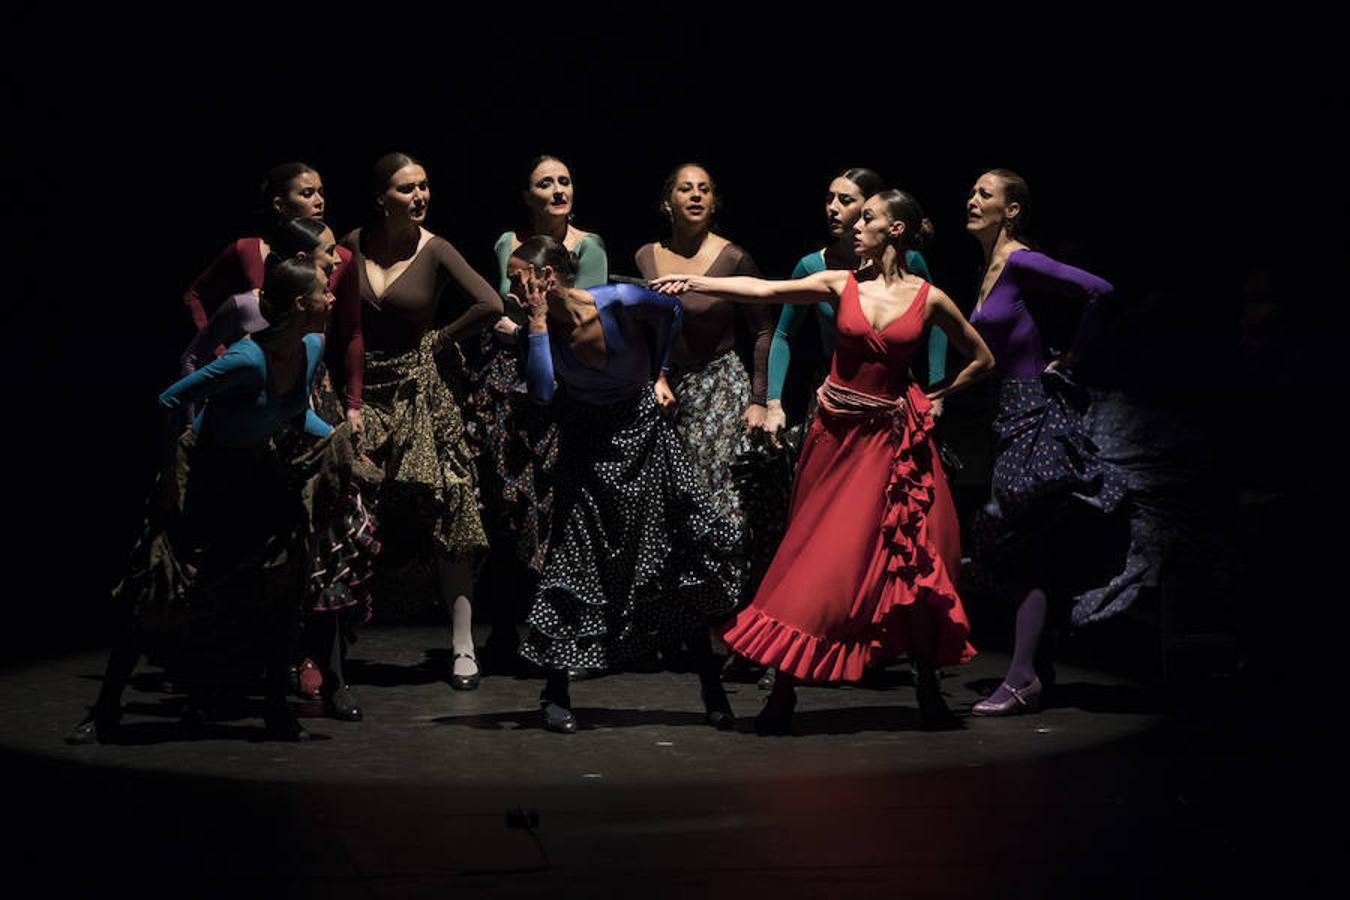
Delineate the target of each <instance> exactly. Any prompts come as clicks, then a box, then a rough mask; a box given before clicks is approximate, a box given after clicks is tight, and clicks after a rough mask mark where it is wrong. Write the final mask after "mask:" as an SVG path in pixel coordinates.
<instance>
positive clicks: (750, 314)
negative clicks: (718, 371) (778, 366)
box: [733, 252, 773, 406]
mask: <svg viewBox="0 0 1350 900" xmlns="http://www.w3.org/2000/svg"><path fill="white" fill-rule="evenodd" d="M733 274H735V275H747V276H749V277H751V278H761V277H763V273H762V272H760V271H759V266H757V265H755V261H754V259H752V258H751V256H750V254H749V253H745V252H742V254H741V259H740V263H739V265H737V266H736V271H735V272H734V273H733ZM737 306H739V307H740V313H741V316H742V317H743V318H744V320H745V324H746V326H747V327H748V328H749V329H750V333H751V334H752V335H754V345H753V346H754V351H753V360H754V371H753V372H752V373H751V377H750V402H751V403H757V404H759V405H761V406H763V405H764V401H765V394H766V392H767V390H768V383H769V347H770V345H771V344H772V343H773V316H772V315H771V314H770V312H769V307H767V306H764V305H762V304H757V303H738V304H737Z"/></svg>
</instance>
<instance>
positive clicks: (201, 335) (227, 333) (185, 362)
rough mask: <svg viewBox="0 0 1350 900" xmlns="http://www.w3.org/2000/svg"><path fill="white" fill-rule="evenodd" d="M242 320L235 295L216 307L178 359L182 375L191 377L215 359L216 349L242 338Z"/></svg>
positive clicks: (242, 315)
mask: <svg viewBox="0 0 1350 900" xmlns="http://www.w3.org/2000/svg"><path fill="white" fill-rule="evenodd" d="M244 318H245V316H244V313H243V311H242V310H241V309H240V307H239V301H238V299H237V295H236V296H235V297H229V298H227V299H226V300H225V302H223V303H221V304H220V306H218V307H216V311H215V312H213V313H211V318H209V319H207V320H206V326H205V327H204V328H202V330H201V331H198V332H197V336H196V337H194V338H193V339H192V341H191V343H189V344H188V345H187V349H186V350H184V351H183V356H182V358H181V359H180V363H181V366H180V368H181V371H182V374H184V375H191V374H192V373H193V372H195V371H197V370H198V369H200V368H201V367H202V366H204V365H207V364H208V363H210V362H211V361H212V360H214V359H215V358H216V348H217V347H219V346H221V345H224V346H227V347H228V346H229V345H230V344H233V343H234V342H235V341H237V340H239V339H240V338H241V337H243V336H244V335H245V334H246V333H247V329H246V326H245V322H244Z"/></svg>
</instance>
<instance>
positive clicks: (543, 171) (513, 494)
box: [470, 156, 609, 670]
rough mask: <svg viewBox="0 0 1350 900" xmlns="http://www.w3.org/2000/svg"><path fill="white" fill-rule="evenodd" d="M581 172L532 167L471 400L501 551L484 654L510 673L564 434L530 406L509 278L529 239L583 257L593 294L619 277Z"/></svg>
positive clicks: (509, 235)
mask: <svg viewBox="0 0 1350 900" xmlns="http://www.w3.org/2000/svg"><path fill="white" fill-rule="evenodd" d="M574 187H575V186H574V185H573V182H572V173H571V172H570V171H569V170H568V168H567V166H566V165H565V164H564V163H563V162H562V160H560V159H558V158H557V157H553V156H540V157H538V158H537V159H535V160H534V162H532V163H531V164H530V168H529V171H528V172H527V173H526V180H525V188H524V190H523V191H522V192H521V193H522V195H523V197H524V200H525V206H526V209H527V210H528V213H529V222H528V224H527V225H526V226H525V227H522V228H520V229H518V230H515V231H504V232H502V235H501V237H499V238H497V243H496V246H495V250H496V253H497V260H498V262H499V263H500V265H501V269H500V272H501V281H500V285H499V288H500V293H501V295H502V299H503V300H506V301H509V302H508V303H507V305H506V312H507V315H505V316H503V317H502V318H501V319H499V320H498V322H497V325H496V327H495V328H493V329H492V330H491V331H485V332H484V333H483V335H482V338H481V341H480V344H479V348H478V350H479V353H478V359H477V360H476V365H475V372H474V379H473V380H474V390H473V394H472V395H471V397H470V405H471V407H472V409H471V414H472V419H473V424H474V428H475V431H476V435H477V438H478V441H479V443H480V445H481V446H482V449H483V452H482V453H480V455H479V458H478V459H479V477H480V478H481V479H482V484H483V495H484V497H485V500H486V504H485V506H486V508H487V517H486V518H487V520H486V522H485V523H484V524H485V525H486V526H487V528H488V532H489V536H490V541H491V544H492V552H491V554H490V555H489V557H488V563H487V572H486V575H487V578H488V579H489V584H490V585H491V588H490V594H491V597H492V633H491V635H489V637H488V643H487V646H486V647H485V648H484V650H485V651H486V652H487V653H488V666H489V668H492V666H494V665H495V666H496V667H497V668H499V669H503V670H506V669H510V668H511V667H513V666H514V665H516V664H517V663H518V662H519V649H520V647H519V645H520V638H519V636H518V634H517V632H516V624H517V622H518V621H519V618H518V615H517V609H518V604H517V601H516V598H517V597H529V596H533V594H534V587H535V582H537V580H538V576H539V572H540V570H541V569H542V568H543V565H544V558H545V556H546V555H547V551H548V532H549V522H550V514H551V512H552V509H553V467H554V464H555V462H556V460H557V454H558V428H557V425H556V424H555V423H554V421H553V415H552V411H551V410H550V409H549V408H548V407H543V406H539V405H538V404H534V403H530V402H528V401H527V400H526V399H525V397H524V394H523V390H524V385H525V376H524V371H523V370H522V368H521V364H522V361H523V358H524V356H523V350H524V347H523V343H524V339H523V337H518V335H519V333H520V332H521V331H522V330H523V326H524V323H525V320H526V317H525V311H524V309H522V308H521V306H520V300H519V298H517V297H514V295H512V294H511V279H510V277H509V275H508V274H507V271H506V270H507V265H508V261H509V260H510V258H511V253H512V252H514V251H515V249H516V248H517V247H519V246H520V244H521V241H523V240H526V239H527V238H529V237H531V236H533V235H536V234H546V235H548V236H550V237H552V238H553V239H554V240H556V241H558V242H559V243H561V244H562V245H563V246H564V247H566V248H567V249H568V250H570V251H571V252H573V253H575V254H576V256H577V260H578V270H577V277H576V286H577V287H580V288H590V287H595V286H597V285H602V284H604V283H605V282H607V281H608V280H609V260H608V258H607V257H606V255H605V244H604V242H603V241H602V240H601V239H600V236H599V235H597V234H591V233H589V232H585V231H582V230H581V229H579V228H577V227H576V226H574V225H573V224H572V201H573V197H574Z"/></svg>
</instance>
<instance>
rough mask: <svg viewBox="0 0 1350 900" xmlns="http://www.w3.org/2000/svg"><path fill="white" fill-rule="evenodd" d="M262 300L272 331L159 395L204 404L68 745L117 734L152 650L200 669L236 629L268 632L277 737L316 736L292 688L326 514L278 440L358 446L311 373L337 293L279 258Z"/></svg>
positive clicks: (183, 667) (126, 586)
mask: <svg viewBox="0 0 1350 900" xmlns="http://www.w3.org/2000/svg"><path fill="white" fill-rule="evenodd" d="M260 300H261V307H262V313H263V315H264V316H265V317H266V319H267V321H268V322H269V323H270V325H269V326H268V327H267V328H266V329H264V330H262V331H260V332H258V333H256V334H254V335H253V336H252V338H251V339H247V340H241V341H238V342H236V343H235V344H232V345H231V346H230V348H229V349H228V350H227V351H226V352H225V354H224V355H223V356H221V357H220V358H219V359H217V360H215V361H213V362H211V363H210V364H208V365H206V366H204V367H202V368H201V369H199V370H197V371H196V372H194V373H192V374H191V375H189V376H187V377H186V378H183V379H181V380H180V381H178V382H177V383H175V384H174V385H172V386H171V387H170V388H169V389H168V390H166V391H165V392H164V393H163V394H161V395H160V398H159V403H160V406H161V407H163V408H164V409H165V410H166V411H170V412H171V411H173V410H176V409H178V408H180V407H182V406H183V405H184V404H186V403H189V402H201V401H207V402H206V405H205V408H204V409H203V410H202V411H201V413H200V414H198V416H197V417H196V420H195V421H194V422H193V425H192V428H191V429H190V430H189V431H187V432H185V433H184V435H183V437H182V439H181V440H180V441H179V443H178V448H177V451H176V454H175V459H174V460H173V461H172V462H170V463H168V464H167V465H166V468H165V471H164V472H163V473H162V474H161V476H160V481H159V502H158V507H157V508H154V507H152V515H151V520H152V522H151V526H150V527H149V529H148V530H147V534H146V537H145V538H143V540H142V542H141V545H140V546H139V547H138V549H137V554H136V559H135V562H134V564H133V567H132V572H131V574H130V575H129V576H128V577H127V579H126V580H125V581H123V583H122V584H121V585H119V587H118V593H119V594H120V595H121V596H123V597H126V598H128V599H129V600H130V601H131V604H132V609H131V612H132V618H131V621H130V622H129V624H128V626H127V629H126V631H125V633H124V634H123V636H122V639H121V640H120V641H119V642H118V644H117V646H116V647H115V648H114V650H113V652H112V654H111V656H110V657H109V659H108V665H107V670H106V673H105V676H104V681H103V686H102V689H101V690H100V692H99V697H98V701H97V702H96V703H95V705H94V707H93V709H92V710H91V713H90V715H89V717H88V718H87V719H85V720H84V721H83V722H81V723H80V724H79V725H77V726H76V727H75V730H74V731H73V732H72V734H71V735H70V737H69V738H68V740H69V741H70V742H72V743H91V742H93V741H96V740H107V739H108V738H109V737H110V736H111V735H112V733H113V731H114V729H115V727H116V725H117V723H118V722H119V720H120V718H121V713H122V708H121V697H122V692H123V689H124V688H125V686H126V682H127V680H128V678H129V677H130V675H131V673H132V671H133V670H134V668H135V665H136V662H137V660H138V659H139V658H140V655H141V653H142V652H143V651H145V650H147V649H154V650H155V651H156V654H157V655H158V656H160V657H161V658H163V659H164V660H165V661H166V662H168V663H172V664H173V665H174V667H175V669H176V670H177V671H185V672H191V671H193V670H194V669H201V668H202V667H203V662H204V658H205V657H207V656H208V655H209V653H210V652H211V651H212V650H213V649H214V648H218V647H220V646H222V645H223V644H226V643H228V642H229V641H230V640H231V639H234V640H240V639H248V640H256V639H258V638H261V639H262V643H263V644H264V657H265V658H264V664H265V669H266V673H267V694H266V696H267V705H266V713H265V715H266V721H267V732H268V734H269V735H270V736H272V737H274V738H278V739H282V740H304V739H305V738H306V737H307V736H308V735H307V733H306V731H305V730H304V729H303V728H302V727H300V725H299V723H298V722H296V720H295V717H294V715H293V714H292V713H291V711H290V708H289V707H288V706H287V705H286V702H285V696H286V684H287V672H288V669H289V665H290V660H291V650H292V649H293V643H294V637H295V629H296V626H297V624H298V621H299V611H300V599H301V596H302V594H303V592H304V590H305V571H304V566H303V565H302V564H301V562H302V560H303V558H304V556H303V552H302V550H301V542H300V539H301V536H302V535H303V533H304V531H305V530H306V528H307V525H309V524H310V523H312V522H313V520H314V518H313V517H314V516H315V514H316V513H317V510H315V509H309V510H306V509H305V508H304V506H303V503H302V500H301V498H300V496H297V495H296V494H295V493H294V492H291V491H288V489H287V481H288V476H287V472H286V470H285V464H284V463H283V461H282V459H281V457H280V454H279V453H278V452H277V451H276V449H275V447H274V444H273V443H272V438H273V437H274V436H275V435H276V434H277V433H278V432H280V431H281V429H282V428H283V427H284V426H285V425H287V424H288V423H292V422H294V423H295V424H296V425H297V427H302V428H303V430H304V432H305V433H306V434H309V435H311V436H314V437H328V439H327V440H325V441H323V442H322V443H321V444H320V445H319V447H317V448H315V450H314V451H311V453H310V454H309V455H308V460H307V462H306V463H305V465H309V466H317V467H331V466H333V465H335V464H339V463H340V462H341V461H342V460H343V459H344V457H343V453H344V451H345V462H346V463H347V464H348V468H349V465H350V462H351V452H350V446H349V440H348V437H349V434H348V430H347V428H346V427H345V426H344V427H343V428H342V429H341V431H340V432H337V433H332V434H331V436H330V432H332V431H333V430H332V429H331V428H330V427H329V426H328V425H327V424H326V423H325V422H323V421H322V420H321V419H319V417H318V416H316V415H315V414H314V411H313V410H312V409H310V407H309V390H308V387H309V383H310V379H311V378H312V377H313V375H314V372H315V369H316V367H317V366H318V362H319V358H320V356H321V355H322V352H323V337H322V335H321V334H314V333H312V332H314V331H316V330H317V331H322V329H323V327H324V325H325V324H326V322H327V319H328V312H329V307H330V305H331V303H332V295H331V294H330V293H329V292H328V290H327V288H326V286H325V284H324V282H323V280H322V278H321V277H320V276H319V274H318V272H317V270H316V268H315V266H314V265H313V263H312V262H307V261H302V260H295V259H287V260H280V261H278V262H276V263H275V264H274V265H272V266H271V267H270V268H269V269H268V272H267V275H266V278H265V280H264V284H263V292H262V296H261V298H260ZM315 460H322V461H321V462H318V463H317V464H316V463H315ZM330 471H331V470H330ZM307 513H308V516H307ZM307 517H308V519H309V522H308V523H307V522H306V519H307ZM165 523H167V524H165Z"/></svg>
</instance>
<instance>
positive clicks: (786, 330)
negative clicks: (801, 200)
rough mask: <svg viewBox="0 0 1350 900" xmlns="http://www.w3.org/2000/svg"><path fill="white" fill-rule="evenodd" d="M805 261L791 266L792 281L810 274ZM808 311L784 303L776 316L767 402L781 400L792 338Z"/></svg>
mask: <svg viewBox="0 0 1350 900" xmlns="http://www.w3.org/2000/svg"><path fill="white" fill-rule="evenodd" d="M806 259H807V257H803V258H801V259H799V260H798V261H797V265H795V266H793V268H792V278H793V280H796V279H798V278H805V277H806V276H807V275H809V274H811V272H810V270H809V269H807V267H806ZM810 310H811V307H809V306H807V305H806V304H804V303H785V304H783V310H782V312H780V313H779V314H778V325H777V326H776V327H775V328H774V330H773V340H772V341H770V343H769V384H768V389H767V391H766V392H765V396H766V397H767V399H769V400H781V399H783V382H785V381H786V380H787V373H788V367H789V366H790V365H791V364H792V336H793V335H794V334H796V333H797V329H798V328H800V327H801V324H802V322H804V321H805V320H806V317H807V315H809V314H810Z"/></svg>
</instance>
